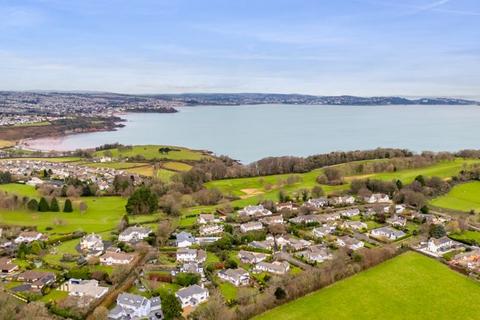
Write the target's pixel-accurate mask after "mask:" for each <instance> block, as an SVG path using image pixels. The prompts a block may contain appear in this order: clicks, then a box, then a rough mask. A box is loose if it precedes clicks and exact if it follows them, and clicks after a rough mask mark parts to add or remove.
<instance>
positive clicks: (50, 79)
mask: <svg viewBox="0 0 480 320" xmlns="http://www.w3.org/2000/svg"><path fill="white" fill-rule="evenodd" d="M479 88H480V1H478V0H336V1H334V0H290V1H286V0H235V1H231V0H222V1H220V0H218V1H217V0H189V1H176V0H135V1H130V0H124V1H120V0H118V1H114V0H77V1H74V0H68V1H67V0H37V1H34V0H31V1H22V0H15V1H6V0H0V90H2V89H3V90H36V89H43V90H97V91H113V92H126V93H167V92H169V93H178V92H278V93H293V92H295V93H308V94H318V95H340V94H353V95H362V96H371V95H405V96H433V95H439V96H462V97H479V96H480V90H479Z"/></svg>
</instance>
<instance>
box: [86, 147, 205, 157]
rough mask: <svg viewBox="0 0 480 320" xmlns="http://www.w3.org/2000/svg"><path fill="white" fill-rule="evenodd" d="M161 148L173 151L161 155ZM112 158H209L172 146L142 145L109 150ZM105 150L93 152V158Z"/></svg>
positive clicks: (199, 153) (196, 152)
mask: <svg viewBox="0 0 480 320" xmlns="http://www.w3.org/2000/svg"><path fill="white" fill-rule="evenodd" d="M162 147H170V148H172V149H175V151H170V152H169V153H168V154H161V153H160V152H159V151H158V149H159V148H162ZM109 151H110V152H111V153H112V155H113V157H115V158H117V157H123V158H129V157H134V156H137V155H142V156H143V157H145V159H146V160H152V159H167V160H193V161H196V160H200V159H202V158H209V157H210V156H208V155H206V154H204V153H202V152H201V151H194V150H190V149H187V148H181V147H172V146H160V145H144V146H133V147H132V148H131V149H121V150H119V149H118V148H115V149H110V150H109ZM104 152H105V150H102V151H97V152H95V156H102V155H103V154H104Z"/></svg>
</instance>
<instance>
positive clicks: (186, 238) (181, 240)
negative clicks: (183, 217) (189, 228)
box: [176, 231, 195, 248]
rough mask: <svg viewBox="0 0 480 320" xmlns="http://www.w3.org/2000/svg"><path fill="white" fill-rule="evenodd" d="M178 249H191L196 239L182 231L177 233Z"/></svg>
mask: <svg viewBox="0 0 480 320" xmlns="http://www.w3.org/2000/svg"><path fill="white" fill-rule="evenodd" d="M176 242H177V247H179V248H186V247H190V246H191V245H193V244H194V243H195V237H194V236H192V234H191V233H188V232H185V231H182V232H180V233H177V241H176Z"/></svg>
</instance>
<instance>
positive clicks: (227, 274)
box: [218, 268, 250, 287]
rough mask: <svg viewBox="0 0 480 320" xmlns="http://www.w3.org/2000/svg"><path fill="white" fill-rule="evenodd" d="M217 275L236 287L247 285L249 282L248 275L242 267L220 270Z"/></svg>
mask: <svg viewBox="0 0 480 320" xmlns="http://www.w3.org/2000/svg"><path fill="white" fill-rule="evenodd" d="M218 277H219V278H220V279H222V280H225V281H228V282H230V283H231V284H233V285H234V286H236V287H239V286H242V285H248V284H249V282H250V275H249V274H248V272H247V271H245V270H244V269H242V268H237V269H226V270H220V271H219V272H218Z"/></svg>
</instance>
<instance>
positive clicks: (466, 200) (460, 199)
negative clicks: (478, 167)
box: [430, 181, 480, 211]
mask: <svg viewBox="0 0 480 320" xmlns="http://www.w3.org/2000/svg"><path fill="white" fill-rule="evenodd" d="M430 204H431V205H433V206H435V207H441V208H446V209H452V210H458V211H470V210H472V209H473V210H475V211H480V182H479V181H474V182H468V183H464V184H460V185H457V186H455V187H453V188H452V190H450V192H449V193H447V194H446V195H443V196H441V197H438V198H435V199H433V200H432V201H430Z"/></svg>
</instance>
